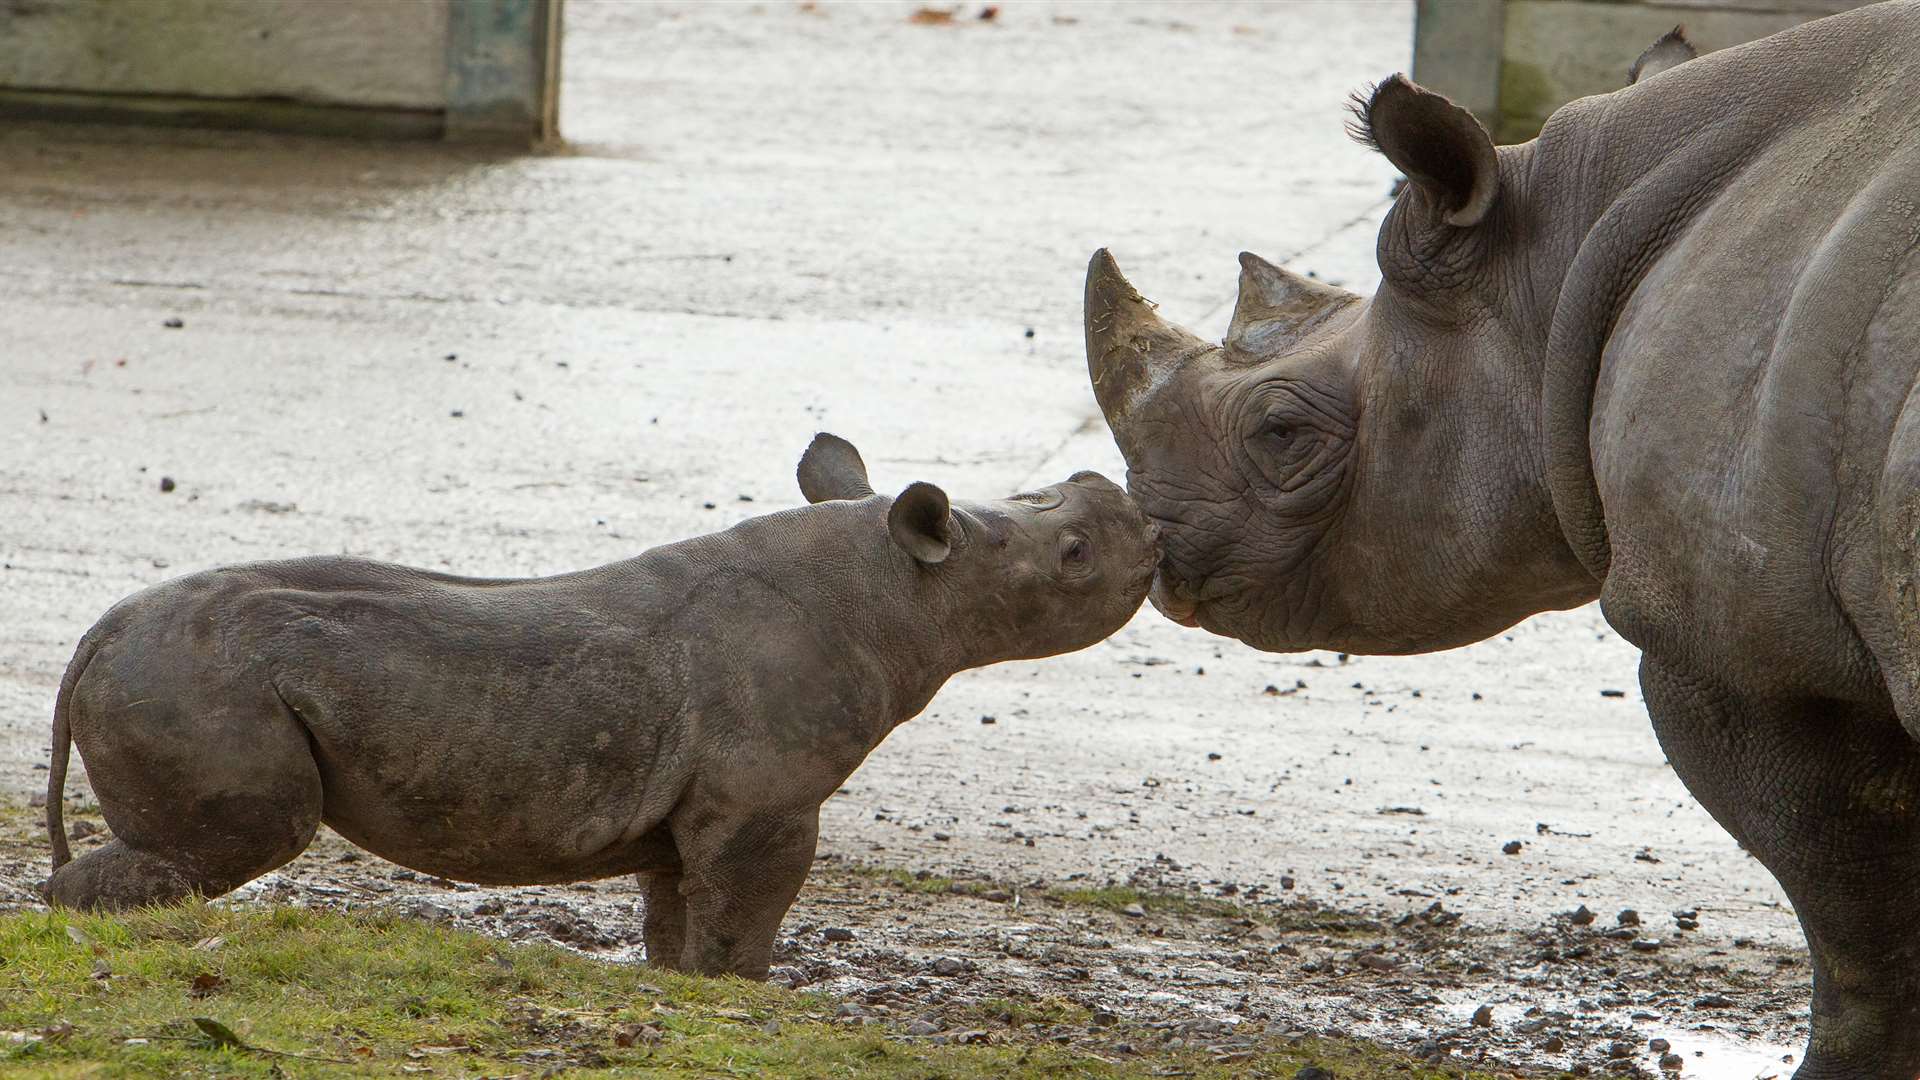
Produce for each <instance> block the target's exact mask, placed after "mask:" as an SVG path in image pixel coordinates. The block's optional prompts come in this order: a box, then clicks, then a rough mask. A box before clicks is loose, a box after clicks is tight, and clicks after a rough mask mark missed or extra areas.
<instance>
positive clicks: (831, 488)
mask: <svg viewBox="0 0 1920 1080" xmlns="http://www.w3.org/2000/svg"><path fill="white" fill-rule="evenodd" d="M799 475H800V494H802V495H805V496H806V497H807V501H808V502H810V503H817V502H826V501H827V500H829V499H864V498H866V497H867V496H869V495H871V494H873V487H872V485H870V484H868V483H867V463H866V462H864V461H861V460H860V451H858V450H855V449H854V448H853V444H852V443H850V442H848V441H847V440H845V439H843V438H841V437H840V436H838V435H829V434H827V433H826V432H824V431H823V432H821V433H820V434H818V435H815V436H814V437H813V442H812V443H811V444H809V445H808V446H807V452H806V453H804V454H802V455H800V469H799Z"/></svg>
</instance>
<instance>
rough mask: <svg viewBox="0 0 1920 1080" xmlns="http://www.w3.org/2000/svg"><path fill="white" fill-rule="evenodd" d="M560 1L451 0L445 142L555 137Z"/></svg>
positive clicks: (558, 75) (448, 27) (558, 80)
mask: <svg viewBox="0 0 1920 1080" xmlns="http://www.w3.org/2000/svg"><path fill="white" fill-rule="evenodd" d="M562 3H563V0H452V5H453V6H452V10H451V11H450V12H449V19H448V25H447V123H446V137H447V138H448V139H450V140H455V141H461V142H511V143H536V142H542V141H545V140H548V139H552V138H555V137H556V136H558V134H559V123H558V116H559V107H560V9H561V5H562Z"/></svg>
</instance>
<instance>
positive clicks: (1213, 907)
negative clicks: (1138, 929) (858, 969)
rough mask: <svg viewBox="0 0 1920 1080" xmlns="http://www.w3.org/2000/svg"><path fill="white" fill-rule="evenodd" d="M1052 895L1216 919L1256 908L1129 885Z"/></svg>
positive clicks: (1108, 907)
mask: <svg viewBox="0 0 1920 1080" xmlns="http://www.w3.org/2000/svg"><path fill="white" fill-rule="evenodd" d="M1052 895H1053V896H1055V897H1058V898H1059V899H1060V900H1061V901H1062V902H1063V903H1067V904H1072V905H1073V906H1075V907H1090V908H1100V909H1101V910H1103V911H1114V912H1120V913H1122V914H1124V913H1125V912H1126V910H1127V909H1128V908H1130V907H1138V908H1139V909H1140V910H1142V911H1144V912H1146V913H1147V914H1149V915H1201V916H1210V917H1212V918H1217V919H1235V918H1246V917H1252V916H1253V915H1255V914H1257V912H1255V911H1252V910H1249V909H1247V908H1243V907H1242V906H1240V905H1239V904H1234V903H1230V902H1228V901H1225V900H1211V899H1208V898H1207V897H1204V896H1188V895H1185V894H1182V893H1175V892H1158V891H1149V890H1146V889H1136V888H1134V887H1133V886H1131V885H1103V886H1100V887H1098V888H1091V889H1055V890H1052Z"/></svg>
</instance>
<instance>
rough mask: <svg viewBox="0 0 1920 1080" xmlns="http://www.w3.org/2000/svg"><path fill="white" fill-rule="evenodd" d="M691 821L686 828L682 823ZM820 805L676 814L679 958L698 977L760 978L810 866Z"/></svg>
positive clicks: (817, 831) (763, 976)
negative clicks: (683, 916) (683, 925)
mask: <svg viewBox="0 0 1920 1080" xmlns="http://www.w3.org/2000/svg"><path fill="white" fill-rule="evenodd" d="M689 818H690V819H691V821H690V823H689V825H688V826H686V827H683V824H682V822H683V821H685V820H688V819H689ZM819 833H820V815H819V811H818V809H812V810H808V811H806V812H804V813H801V814H788V815H774V814H747V815H741V816H735V815H732V814H721V815H713V816H702V815H697V814H695V815H687V816H686V817H683V816H682V815H681V814H679V813H676V815H675V823H674V842H675V843H676V844H677V845H678V846H679V848H680V858H681V863H682V866H683V873H684V874H685V880H684V881H683V882H682V883H681V889H680V891H681V893H682V895H684V896H685V897H686V901H687V937H686V945H685V949H684V951H683V952H682V953H681V963H682V965H683V966H684V967H685V968H686V969H687V970H689V971H696V972H699V973H701V974H703V975H723V974H734V975H738V976H740V977H742V978H746V979H764V978H766V977H767V968H768V966H769V965H771V964H772V962H773V939H774V936H775V935H776V934H778V933H779V931H780V920H781V919H782V918H784V917H785V916H786V914H787V909H788V908H789V907H792V906H793V899H794V897H796V896H798V895H799V894H800V886H801V885H803V884H805V883H806V880H807V871H808V869H810V868H811V867H812V866H813V852H814V845H815V842H816V841H817V840H818V838H819Z"/></svg>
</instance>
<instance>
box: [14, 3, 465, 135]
mask: <svg viewBox="0 0 1920 1080" xmlns="http://www.w3.org/2000/svg"><path fill="white" fill-rule="evenodd" d="M450 6H451V4H450V0H323V2H316V0H158V2H154V0H0V13H3V14H4V16H5V19H4V21H5V24H6V26H5V31H4V34H5V36H4V38H0V85H4V86H7V87H11V88H15V89H22V90H70V91H91V92H97V93H108V94H172V95H189V96H194V97H225V98H247V97H285V98H292V99H294V100H296V101H307V102H313V103H323V104H337V105H363V106H388V107H395V108H419V109H438V108H443V107H445V105H446V103H447V45H446V42H447V12H448V8H449V7H450Z"/></svg>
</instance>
